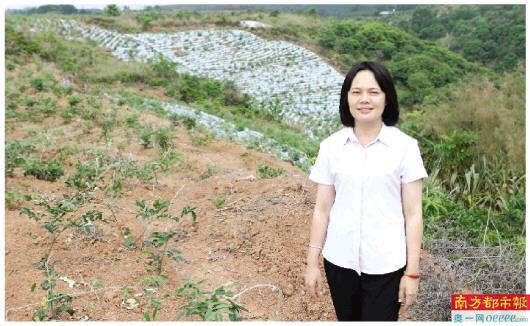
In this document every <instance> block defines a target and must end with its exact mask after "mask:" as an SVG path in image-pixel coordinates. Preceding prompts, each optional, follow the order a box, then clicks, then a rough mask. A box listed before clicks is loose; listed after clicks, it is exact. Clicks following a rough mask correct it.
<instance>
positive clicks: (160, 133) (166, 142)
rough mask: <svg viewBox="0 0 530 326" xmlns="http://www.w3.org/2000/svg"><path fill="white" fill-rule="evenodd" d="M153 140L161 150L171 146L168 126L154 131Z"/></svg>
mask: <svg viewBox="0 0 530 326" xmlns="http://www.w3.org/2000/svg"><path fill="white" fill-rule="evenodd" d="M154 137H155V142H156V144H157V145H158V147H160V148H161V149H162V150H164V151H167V150H169V149H170V148H171V146H172V144H171V130H170V129H169V128H160V129H158V130H157V131H155V132H154Z"/></svg>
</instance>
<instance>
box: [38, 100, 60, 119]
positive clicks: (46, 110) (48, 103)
mask: <svg viewBox="0 0 530 326" xmlns="http://www.w3.org/2000/svg"><path fill="white" fill-rule="evenodd" d="M40 111H41V112H42V113H43V114H44V115H45V116H47V117H49V116H51V115H53V114H55V112H57V106H56V104H55V102H54V101H53V100H52V99H50V98H45V99H43V100H42V103H41V104H40Z"/></svg>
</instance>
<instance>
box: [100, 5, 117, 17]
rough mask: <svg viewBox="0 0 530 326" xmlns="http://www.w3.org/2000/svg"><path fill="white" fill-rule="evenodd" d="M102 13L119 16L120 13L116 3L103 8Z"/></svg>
mask: <svg viewBox="0 0 530 326" xmlns="http://www.w3.org/2000/svg"><path fill="white" fill-rule="evenodd" d="M103 13H104V14H105V16H114V17H116V16H119V15H120V9H119V8H118V6H117V5H108V6H106V7H105V9H103Z"/></svg>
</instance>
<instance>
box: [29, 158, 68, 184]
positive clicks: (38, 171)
mask: <svg viewBox="0 0 530 326" xmlns="http://www.w3.org/2000/svg"><path fill="white" fill-rule="evenodd" d="M63 174H64V168H63V164H62V163H61V162H60V161H59V160H57V159H52V160H51V161H50V162H42V161H39V160H31V161H29V162H27V163H26V164H25V166H24V175H25V176H26V175H31V176H34V177H36V178H37V179H39V180H46V181H55V180H57V179H58V178H60V177H61V176H62V175H63Z"/></svg>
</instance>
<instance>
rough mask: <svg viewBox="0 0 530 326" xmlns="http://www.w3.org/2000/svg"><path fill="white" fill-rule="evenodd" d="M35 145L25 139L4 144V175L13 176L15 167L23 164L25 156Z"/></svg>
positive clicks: (25, 160)
mask: <svg viewBox="0 0 530 326" xmlns="http://www.w3.org/2000/svg"><path fill="white" fill-rule="evenodd" d="M35 149H36V147H35V145H33V144H31V143H29V142H27V141H25V140H15V141H13V142H11V143H8V144H6V145H5V159H6V166H5V170H6V175H7V176H9V177H13V176H14V172H15V168H17V167H19V166H23V165H25V163H26V162H27V160H28V159H27V156H28V155H30V154H31V153H33V152H34V151H35Z"/></svg>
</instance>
